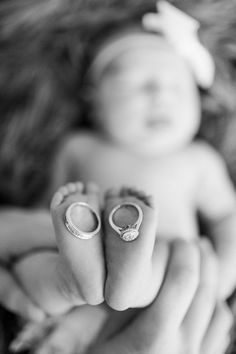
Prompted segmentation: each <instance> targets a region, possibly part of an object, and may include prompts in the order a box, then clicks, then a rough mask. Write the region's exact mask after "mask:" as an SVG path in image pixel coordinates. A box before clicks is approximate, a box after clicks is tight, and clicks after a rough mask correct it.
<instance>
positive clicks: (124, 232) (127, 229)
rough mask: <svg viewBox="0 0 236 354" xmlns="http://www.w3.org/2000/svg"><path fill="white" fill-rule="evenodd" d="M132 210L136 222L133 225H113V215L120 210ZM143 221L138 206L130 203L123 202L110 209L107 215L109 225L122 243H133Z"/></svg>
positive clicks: (141, 212)
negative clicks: (134, 212)
mask: <svg viewBox="0 0 236 354" xmlns="http://www.w3.org/2000/svg"><path fill="white" fill-rule="evenodd" d="M130 207H131V208H134V209H135V210H136V212H137V215H138V216H137V220H136V221H135V222H134V223H133V224H128V225H123V226H118V225H116V224H115V223H114V215H115V213H116V212H117V211H118V210H119V209H121V208H130ZM142 221H143V211H142V209H141V208H140V206H139V205H137V204H135V203H131V202H124V203H122V204H119V205H117V206H116V207H115V208H113V209H112V211H111V213H110V215H109V224H110V225H111V227H112V228H113V230H115V231H116V232H117V233H118V235H119V236H120V238H121V239H122V240H123V241H126V242H130V241H134V240H135V239H136V238H137V237H138V236H139V228H140V225H141V223H142Z"/></svg>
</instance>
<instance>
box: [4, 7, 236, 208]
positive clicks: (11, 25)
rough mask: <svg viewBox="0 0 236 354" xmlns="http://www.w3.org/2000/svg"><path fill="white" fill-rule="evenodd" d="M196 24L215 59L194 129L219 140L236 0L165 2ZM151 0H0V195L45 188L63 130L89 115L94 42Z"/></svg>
mask: <svg viewBox="0 0 236 354" xmlns="http://www.w3.org/2000/svg"><path fill="white" fill-rule="evenodd" d="M171 2H173V3H174V4H175V5H176V6H178V7H180V8H182V9H183V10H184V11H186V12H188V13H190V14H191V15H192V16H193V17H195V18H197V19H198V20H199V21H200V23H201V30H200V37H201V40H202V41H203V42H204V44H205V45H206V46H207V47H208V48H209V50H210V51H211V52H212V54H213V56H214V58H215V62H216V67H217V70H216V78H215V83H214V85H213V87H212V89H211V90H209V91H208V92H202V98H203V100H202V101H203V117H204V119H203V125H202V129H201V131H200V135H201V136H204V137H206V138H207V139H208V140H210V141H211V142H213V143H214V144H218V145H219V144H220V141H221V139H222V136H223V133H222V131H223V130H225V126H226V123H227V122H228V121H229V120H230V119H231V118H232V115H233V114H235V101H236V100H235V97H236V95H235V86H234V76H235V68H234V65H235V62H236V59H235V58H236V43H235V38H236V29H235V23H234V22H235V17H236V15H235V14H236V3H235V1H234V0H232V1H229V0H228V1H227V2H225V1H223V0H218V1H217V0H215V1H214V0H212V1H210V0H208V1H206V0H205V1H203V0H202V1H198V2H196V1H194V0H190V1H188V2H187V1H186V0H176V1H171ZM150 11H151V12H153V11H156V1H154V0H67V1H52V0H42V1H40V2H39V1H38V0H21V1H20V2H19V0H2V1H1V4H0V28H1V32H0V181H1V184H0V199H1V201H2V203H10V204H15V205H16V204H18V205H25V206H26V205H32V204H33V203H34V202H35V201H37V200H38V199H39V197H40V196H41V195H42V194H43V193H44V192H46V190H47V186H48V183H49V178H50V168H51V165H52V161H53V157H54V154H55V153H56V151H57V149H58V145H59V144H60V142H61V140H62V139H63V137H64V136H65V135H66V134H67V132H69V131H70V130H72V129H75V127H79V126H81V125H83V124H87V123H86V122H88V119H87V118H88V107H87V105H86V102H85V101H86V100H84V90H83V88H84V76H85V73H86V71H87V69H88V67H89V65H90V62H91V60H92V58H93V55H94V51H95V50H96V48H97V46H98V45H99V43H101V42H102V41H103V40H104V39H105V38H106V37H107V36H109V35H111V34H112V33H114V32H116V31H117V30H119V29H121V28H124V27H125V26H127V27H129V26H131V25H139V24H140V20H141V18H142V16H143V14H144V13H147V12H150Z"/></svg>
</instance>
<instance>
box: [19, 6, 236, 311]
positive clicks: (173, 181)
mask: <svg viewBox="0 0 236 354" xmlns="http://www.w3.org/2000/svg"><path fill="white" fill-rule="evenodd" d="M166 6H167V8H166ZM172 10H173V9H172V8H169V7H168V4H166V3H162V2H160V5H159V13H158V14H147V15H146V14H145V15H144V16H143V18H142V23H141V24H138V23H136V24H135V25H132V26H126V27H124V28H122V30H121V29H119V30H116V31H112V33H111V34H109V35H106V36H103V38H102V39H100V40H99V42H98V43H96V44H94V47H95V50H94V54H93V56H92V58H91V59H90V63H89V65H88V68H87V70H86V72H85V74H84V86H83V92H84V95H85V96H86V97H85V100H86V105H87V106H88V111H89V118H90V121H91V125H92V126H93V127H94V129H93V130H92V129H88V130H84V131H81V132H79V133H75V134H74V135H72V136H68V139H67V140H66V141H65V144H64V145H63V146H62V147H61V150H60V152H59V154H58V158H57V161H56V164H55V166H54V174H53V178H52V184H51V190H52V192H54V191H55V190H56V189H57V188H58V187H59V186H61V185H63V184H65V183H67V182H69V181H70V182H75V181H78V180H80V181H82V182H84V183H86V182H87V181H89V180H93V181H94V182H95V183H96V184H97V185H98V186H99V189H100V191H101V195H103V194H104V193H105V192H106V191H107V189H110V188H113V189H114V188H115V190H113V192H111V193H110V194H109V196H108V199H109V198H112V200H113V202H112V203H111V205H112V207H114V206H115V205H116V204H118V202H119V203H120V202H123V201H124V200H126V199H127V198H128V199H129V201H130V200H132V201H133V198H135V203H137V204H140V205H141V207H142V209H143V210H144V222H143V225H145V227H144V229H145V233H147V234H150V235H151V236H150V243H151V244H153V242H155V237H156V232H155V231H156V227H155V221H154V215H155V220H156V219H157V218H158V233H157V235H158V238H160V239H161V238H163V239H168V240H169V239H170V240H172V239H174V238H184V239H186V240H194V239H196V240H197V239H198V235H199V223H198V218H197V217H198V216H199V217H200V218H201V220H202V221H203V223H204V227H205V229H206V233H207V236H209V238H210V239H211V240H212V243H213V245H214V248H215V251H216V254H217V256H218V260H219V277H220V283H219V296H220V297H221V298H226V297H227V296H228V295H229V294H230V293H231V292H232V290H233V289H234V287H235V284H236V271H235V269H236V267H235V266H236V238H235V231H236V198H235V192H234V189H233V186H232V184H231V182H230V180H229V177H228V174H227V171H226V168H225V165H224V163H223V161H222V159H221V158H220V157H219V155H218V154H217V153H216V151H214V150H213V149H212V148H211V147H210V146H209V145H208V144H207V143H205V142H203V141H200V140H196V139H195V136H196V134H197V132H198V129H199V126H200V123H201V96H200V92H199V87H200V88H203V89H208V88H209V87H210V85H211V83H212V82H211V78H212V72H213V71H214V70H212V65H213V64H212V65H211V60H210V57H207V55H206V52H205V51H204V50H203V47H202V46H201V45H200V44H196V40H197V39H196V37H195V33H194V30H193V29H192V30H191V29H189V28H187V27H188V26H187V25H186V26H187V27H186V26H184V27H183V30H182V32H181V29H180V28H179V27H178V26H177V27H176V31H177V29H178V30H179V31H180V33H178V35H180V34H183V33H185V30H189V31H190V32H189V33H190V34H189V36H188V35H186V38H185V37H184V38H182V40H183V42H185V40H186V41H187V42H186V43H185V48H184V49H187V48H188V49H187V53H186V52H185V50H182V49H183V48H180V44H181V43H179V42H181V41H178V36H177V39H176V38H175V37H176V36H175V35H176V33H174V34H173V35H171V34H170V33H171V30H170V29H169V26H168V25H169V24H170V23H169V22H168V21H167V18H166V14H167V13H168V11H170V12H169V14H173V13H172V12H171V11H172ZM174 11H175V10H174ZM174 13H175V12H174ZM170 16H172V15H170ZM180 16H181V15H180ZM167 17H168V15H167ZM172 20H173V18H172ZM165 21H167V22H168V23H167V22H165ZM176 21H177V22H176V23H177V24H178V16H177V19H176ZM181 21H182V20H181ZM187 22H188V21H187ZM190 27H191V26H190ZM166 28H168V31H167V30H166ZM172 33H173V28H172ZM181 45H182V44H181ZM196 57H200V59H201V60H200V61H202V62H203V63H205V64H206V65H205V66H206V68H207V70H205V69H204V68H203V69H202V68H201V67H199V63H198V62H197V63H196ZM203 66H204V65H203ZM202 70H203V72H202ZM124 185H130V186H132V187H133V188H135V189H136V190H142V191H143V192H144V194H145V195H151V196H153V200H154V209H153V210H152V209H151V208H150V207H149V208H148V209H147V211H146V210H145V207H146V206H147V205H146V204H148V203H144V201H143V199H144V200H146V198H143V197H140V196H139V195H137V192H135V193H130V190H128V192H127V190H126V192H125V194H122V193H120V192H118V191H119V190H120V189H121V187H122V186H124ZM81 188H82V187H81V185H80V187H79V189H78V184H76V183H72V184H70V185H67V186H66V187H65V188H64V189H61V190H60V191H59V194H58V193H57V195H56V196H55V197H54V199H53V202H52V209H53V213H54V214H53V218H54V225H55V228H56V231H57V234H58V235H59V237H62V238H63V239H64V238H65V239H67V238H68V235H67V234H68V230H67V229H66V228H65V225H64V219H63V218H64V214H65V210H66V207H68V206H69V205H70V203H71V202H73V201H79V202H80V201H84V198H85V199H86V198H88V195H90V192H88V193H87V192H85V193H84V191H82V189H81ZM117 190H118V191H117ZM84 195H85V197H84ZM120 198H121V199H120ZM130 198H131V199H130ZM92 199H93V200H95V202H93V206H94V207H95V205H99V203H100V202H101V200H100V197H99V196H98V194H97V192H93V193H92ZM60 205H61V206H60ZM105 205H106V206H105V209H106V208H107V209H108V211H107V212H106V213H105V215H107V216H108V215H109V213H110V212H111V209H112V207H111V206H110V205H109V202H106V204H105ZM58 206H59V207H58ZM97 209H98V208H97ZM149 209H150V210H149ZM156 210H157V212H156ZM147 215H148V216H147ZM149 215H151V218H150V216H149ZM147 219H148V220H152V221H151V222H150V224H151V227H150V229H151V231H150V229H149V228H148V226H147V222H146V223H145V220H147ZM106 225H107V226H105V229H106V228H109V227H110V225H109V223H108V218H106ZM108 233H109V231H108ZM142 234H143V229H142V232H141V235H142ZM140 239H142V238H139V239H138V240H140ZM138 240H136V241H135V242H138ZM60 242H61V241H60V240H59V246H60ZM69 242H71V241H70V239H69ZM73 244H74V243H73ZM96 247H98V248H99V247H100V246H96ZM116 247H117V245H116ZM116 247H114V254H115V249H116ZM82 251H83V250H82ZM82 251H80V252H81V255H82ZM148 253H150V252H149V251H147V254H148ZM85 255H86V253H85ZM51 256H52V255H50V257H51ZM30 257H31V258H28V259H25V260H24V259H23V260H22V261H19V262H18V263H16V266H15V272H16V274H17V276H18V277H19V280H20V282H22V284H23V285H24V283H26V280H25V279H26V278H27V281H28V279H29V277H32V279H34V278H33V276H32V274H33V273H34V268H35V267H36V266H35V265H36V264H38V263H37V262H35V257H36V255H32V256H30ZM42 259H43V258H41V261H40V262H41V263H43V262H42ZM30 264H32V265H34V268H33V267H31V266H30ZM36 268H37V267H36ZM141 268H142V267H141V265H140V269H141ZM27 269H28V275H27ZM38 269H39V268H37V270H38ZM40 269H41V270H40V271H41V272H42V274H43V264H41V268H40ZM49 273H50V272H49ZM45 276H46V277H47V276H48V278H49V279H50V276H49V275H48V274H46V275H45ZM24 277H25V278H24ZM35 279H36V278H35ZM152 283H153V278H152ZM53 286H54V285H53ZM55 288H56V287H55ZM124 288H125V287H124ZM157 288H158V287H157V286H154V287H153V288H152V289H150V294H149V295H148V296H147V299H145V301H143V303H142V305H144V303H145V305H147V304H148V303H150V302H151V301H152V300H153V298H154V297H155V295H156V293H157ZM49 290H50V286H49ZM50 291H51V290H50ZM50 291H49V293H50ZM28 292H29V293H31V296H32V297H34V298H35V299H36V302H40V301H42V299H38V295H37V282H35V283H34V286H33V287H32V288H31V290H30V289H28ZM52 293H53V292H52ZM48 298H50V296H49V294H48ZM45 302H46V301H45ZM75 304H78V303H76V302H75ZM42 305H43V304H42ZM132 305H134V306H140V304H132Z"/></svg>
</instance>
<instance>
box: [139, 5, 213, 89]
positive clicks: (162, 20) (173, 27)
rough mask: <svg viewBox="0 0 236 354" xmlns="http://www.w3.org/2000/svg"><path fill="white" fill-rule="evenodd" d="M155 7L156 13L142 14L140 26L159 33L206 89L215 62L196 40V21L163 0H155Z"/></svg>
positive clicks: (210, 82)
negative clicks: (141, 24)
mask: <svg viewBox="0 0 236 354" xmlns="http://www.w3.org/2000/svg"><path fill="white" fill-rule="evenodd" d="M157 10H158V13H148V14H145V15H144V16H143V27H144V28H145V29H146V30H149V31H158V32H161V33H163V34H164V35H165V37H166V38H167V40H168V41H169V42H170V43H171V44H172V45H173V46H174V48H175V49H176V50H177V51H178V52H179V54H181V55H182V56H183V57H184V58H186V60H187V61H188V62H189V65H190V66H191V68H192V70H193V73H194V75H195V78H196V81H197V83H198V84H199V86H201V87H202V88H204V89H208V88H210V87H211V85H212V83H213V80H214V74H215V63H214V61H213V58H212V56H211V54H210V53H209V51H208V50H207V49H206V48H205V47H204V46H203V45H202V44H201V43H200V41H199V38H198V33H197V32H198V29H199V27H200V24H199V22H198V21H197V20H195V19H193V18H192V17H191V16H189V15H187V14H185V13H184V12H182V11H181V10H179V9H177V8H176V7H174V6H173V5H171V4H170V3H168V2H167V1H164V0H162V1H158V3H157Z"/></svg>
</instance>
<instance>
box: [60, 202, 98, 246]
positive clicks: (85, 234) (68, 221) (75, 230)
mask: <svg viewBox="0 0 236 354" xmlns="http://www.w3.org/2000/svg"><path fill="white" fill-rule="evenodd" d="M81 207H82V208H87V209H88V211H89V212H90V213H92V215H93V217H94V219H95V228H94V230H92V231H84V230H81V229H80V228H79V227H78V226H77V225H76V224H75V220H73V219H74V218H76V215H75V214H76V209H78V208H81ZM77 211H78V210H77ZM65 226H66V228H67V229H68V231H69V232H70V233H71V234H72V235H73V236H75V237H78V238H80V239H82V240H89V239H91V238H92V237H94V236H95V235H96V234H97V233H98V232H99V231H100V229H101V220H100V217H99V215H98V213H97V212H96V211H95V210H94V209H93V208H92V207H91V206H90V205H89V204H87V203H85V202H75V203H72V204H71V205H69V207H68V208H67V209H66V213H65Z"/></svg>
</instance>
